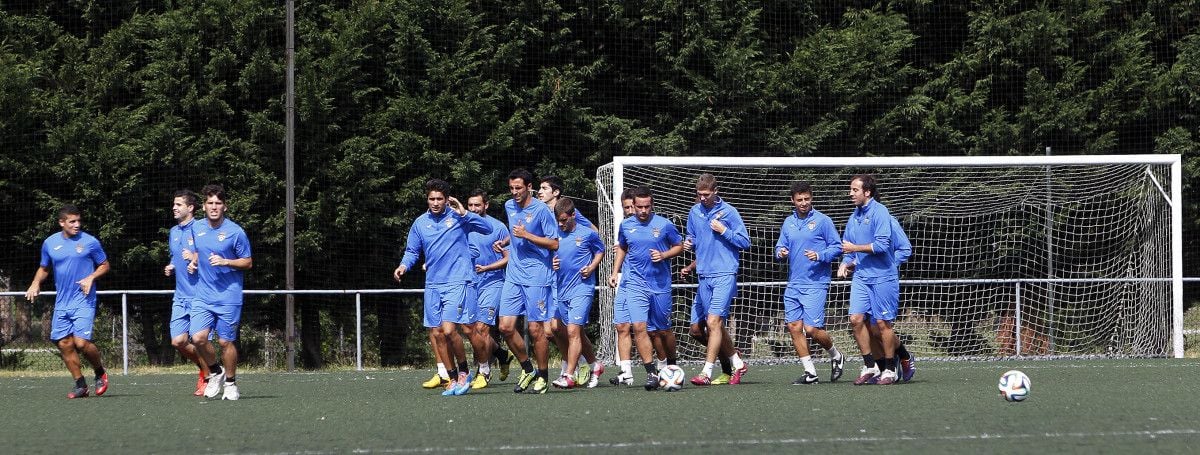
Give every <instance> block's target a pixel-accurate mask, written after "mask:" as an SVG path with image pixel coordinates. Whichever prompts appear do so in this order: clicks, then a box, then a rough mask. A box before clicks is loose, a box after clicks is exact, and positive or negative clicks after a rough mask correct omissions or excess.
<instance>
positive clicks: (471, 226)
mask: <svg viewBox="0 0 1200 455" xmlns="http://www.w3.org/2000/svg"><path fill="white" fill-rule="evenodd" d="M450 199H451V200H453V201H454V202H458V199H454V198H450ZM459 207H462V205H461V204H459ZM463 212H464V213H461V214H460V213H458V211H457V210H456V211H455V215H458V220H459V223H461V224H462V226H463V229H465V230H466V231H467V232H477V233H480V234H483V235H488V234H491V233H492V223H489V222H488V221H487V220H485V219H483V217H481V216H479V215H476V214H475V212H469V211H467V209H463Z"/></svg>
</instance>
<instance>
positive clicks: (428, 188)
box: [425, 179, 450, 197]
mask: <svg viewBox="0 0 1200 455" xmlns="http://www.w3.org/2000/svg"><path fill="white" fill-rule="evenodd" d="M434 191H437V192H439V193H442V196H446V197H450V184H449V183H446V181H445V180H442V179H429V181H427V182H425V195H426V196H428V195H429V193H431V192H434Z"/></svg>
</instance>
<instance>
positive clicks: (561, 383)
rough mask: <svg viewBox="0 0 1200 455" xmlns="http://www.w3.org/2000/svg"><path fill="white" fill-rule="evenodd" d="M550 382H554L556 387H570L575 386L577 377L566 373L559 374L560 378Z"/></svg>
mask: <svg viewBox="0 0 1200 455" xmlns="http://www.w3.org/2000/svg"><path fill="white" fill-rule="evenodd" d="M550 384H553V385H554V386H555V387H558V388H560V389H570V388H574V387H575V378H572V377H570V376H567V375H565V374H564V375H562V376H559V377H558V379H555V380H554V382H551V383H550Z"/></svg>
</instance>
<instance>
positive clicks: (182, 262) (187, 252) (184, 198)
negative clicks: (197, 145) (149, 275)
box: [163, 189, 209, 396]
mask: <svg viewBox="0 0 1200 455" xmlns="http://www.w3.org/2000/svg"><path fill="white" fill-rule="evenodd" d="M198 199H199V198H198V197H197V196H196V193H193V192H192V191H191V190H186V189H184V190H179V191H176V192H175V196H174V198H172V202H171V216H173V217H174V218H175V225H174V226H171V232H170V233H169V234H167V243H168V250H169V251H170V253H171V262H170V263H168V264H167V265H166V267H163V274H164V275H166V276H172V275H174V276H175V296H174V297H173V298H172V299H171V322H170V330H171V345H172V346H175V349H176V350H178V351H179V355H182V356H183V357H184V358H186V359H188V360H191V361H192V362H195V364H196V366H197V367H198V368H199V369H200V371H199V375H200V378H199V379H197V380H196V391H195V392H193V393H192V394H193V395H195V396H201V395H204V387H205V386H206V385H208V383H207V379H208V373H209V371H208V364H206V363H204V361H203V360H201V359H200V354H198V353H197V352H196V345H194V344H192V337H191V334H190V333H189V332H188V330H189V329H190V327H191V323H192V318H191V312H192V301H193V300H195V298H196V285H197V284H198V283H199V281H200V277H199V275H197V274H196V267H197V265H198V264H197V261H198V260H199V256H197V255H196V236H195V234H193V232H192V223H194V222H195V212H196V203H197V202H198ZM176 271H178V273H176Z"/></svg>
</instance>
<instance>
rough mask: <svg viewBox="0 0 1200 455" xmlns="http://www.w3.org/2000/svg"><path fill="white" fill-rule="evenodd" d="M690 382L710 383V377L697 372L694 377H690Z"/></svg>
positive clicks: (694, 383) (696, 383)
mask: <svg viewBox="0 0 1200 455" xmlns="http://www.w3.org/2000/svg"><path fill="white" fill-rule="evenodd" d="M692 384H693V385H712V378H710V377H708V376H706V375H703V374H698V375H696V377H694V378H692Z"/></svg>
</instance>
